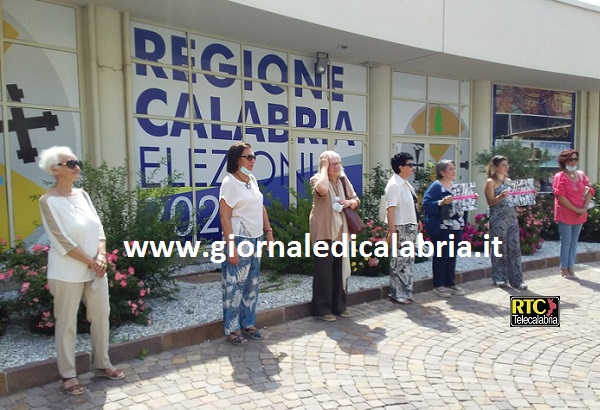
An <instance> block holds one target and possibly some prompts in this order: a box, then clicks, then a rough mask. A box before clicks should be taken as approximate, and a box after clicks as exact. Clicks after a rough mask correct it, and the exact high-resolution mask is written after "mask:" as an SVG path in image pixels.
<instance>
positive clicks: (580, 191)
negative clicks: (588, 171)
mask: <svg viewBox="0 0 600 410" xmlns="http://www.w3.org/2000/svg"><path fill="white" fill-rule="evenodd" d="M578 161H579V152H577V151H575V150H574V149H566V150H563V151H562V152H561V153H560V154H559V156H558V166H559V167H560V169H561V170H560V171H559V172H558V173H557V174H556V175H554V182H553V183H552V188H553V191H554V220H555V221H556V223H557V224H558V231H559V233H560V273H561V275H562V277H563V278H566V279H577V276H575V272H573V266H574V265H575V256H576V255H577V240H578V239H579V233H580V232H581V227H582V226H583V224H584V222H585V221H586V220H587V210H588V206H589V204H590V201H591V200H592V197H593V196H594V194H595V191H594V188H592V187H591V186H590V181H589V180H588V177H587V176H586V175H585V173H584V172H583V171H578V170H577V162H578Z"/></svg>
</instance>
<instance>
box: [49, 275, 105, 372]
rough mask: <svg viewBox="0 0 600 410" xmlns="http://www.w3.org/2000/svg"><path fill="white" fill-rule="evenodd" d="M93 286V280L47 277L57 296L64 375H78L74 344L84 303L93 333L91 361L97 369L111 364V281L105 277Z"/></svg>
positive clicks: (58, 352) (58, 351)
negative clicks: (109, 348)
mask: <svg viewBox="0 0 600 410" xmlns="http://www.w3.org/2000/svg"><path fill="white" fill-rule="evenodd" d="M98 282H99V283H98V285H99V286H98V287H97V288H96V289H92V288H91V286H92V283H93V281H89V282H64V281H61V280H56V279H48V289H49V290H50V293H51V294H52V296H54V318H55V320H56V324H55V334H54V338H55V342H56V360H57V362H58V372H59V373H60V375H61V377H63V378H72V377H76V376H77V371H76V369H75V347H76V342H77V310H78V309H79V303H80V302H83V303H84V304H85V306H86V308H87V320H88V322H90V333H91V336H92V363H93V365H94V367H95V368H97V369H108V368H110V367H112V366H111V364H110V359H109V357H108V346H109V342H108V337H109V330H110V322H109V315H110V304H109V301H108V280H107V279H106V276H104V278H102V279H101V280H99V281H98Z"/></svg>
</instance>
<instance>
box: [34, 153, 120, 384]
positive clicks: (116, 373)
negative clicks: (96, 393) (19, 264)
mask: <svg viewBox="0 0 600 410" xmlns="http://www.w3.org/2000/svg"><path fill="white" fill-rule="evenodd" d="M39 166H40V168H41V169H42V170H44V171H45V172H47V173H48V174H50V175H52V176H53V177H54V178H55V179H56V183H55V184H54V186H53V187H52V188H51V189H50V190H49V191H48V192H46V193H45V194H44V195H42V197H41V198H40V211H41V213H42V223H43V224H44V228H45V229H46V233H47V234H48V238H49V239H50V252H49V253H48V271H47V272H48V290H49V291H50V293H51V294H52V296H53V297H54V312H53V313H54V318H55V321H56V327H55V336H54V337H55V341H56V359H57V362H58V372H59V373H60V376H61V377H62V380H63V387H64V389H65V391H66V392H67V393H68V394H71V395H79V394H82V393H83V392H84V391H85V389H84V387H83V386H82V385H81V383H80V382H79V380H78V379H77V372H76V369H75V342H76V339H77V311H78V309H79V304H80V303H81V302H83V303H84V304H85V305H86V307H87V319H88V321H89V322H90V333H91V336H92V357H93V360H94V367H95V368H96V369H97V370H98V371H99V375H101V376H104V377H108V378H110V379H114V380H118V379H122V378H124V377H125V374H123V372H122V371H121V370H119V369H117V368H114V367H113V366H112V365H111V363H110V359H109V357H108V347H109V342H108V337H109V328H110V323H109V315H110V304H109V300H108V281H107V279H106V245H105V237H104V229H103V228H102V223H101V222H100V218H99V217H98V214H97V213H96V209H95V208H94V205H93V204H92V201H91V200H90V197H89V196H88V194H87V192H85V191H84V190H82V189H77V188H73V183H74V182H75V181H76V180H77V179H78V178H79V172H80V171H81V162H80V161H78V160H77V157H76V156H75V154H73V152H72V151H71V149H70V148H69V147H52V148H48V149H46V150H44V151H42V153H41V154H40V160H39Z"/></svg>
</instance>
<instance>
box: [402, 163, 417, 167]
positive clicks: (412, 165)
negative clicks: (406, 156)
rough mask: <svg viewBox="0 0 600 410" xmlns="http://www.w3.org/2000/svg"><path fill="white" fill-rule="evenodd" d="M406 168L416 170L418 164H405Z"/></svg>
mask: <svg viewBox="0 0 600 410" xmlns="http://www.w3.org/2000/svg"><path fill="white" fill-rule="evenodd" d="M404 166H405V167H412V168H415V167H416V166H417V164H404Z"/></svg>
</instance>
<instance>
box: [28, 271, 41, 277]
mask: <svg viewBox="0 0 600 410" xmlns="http://www.w3.org/2000/svg"><path fill="white" fill-rule="evenodd" d="M37 274H38V273H37V272H36V271H34V270H30V271H29V272H27V275H26V276H37Z"/></svg>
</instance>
